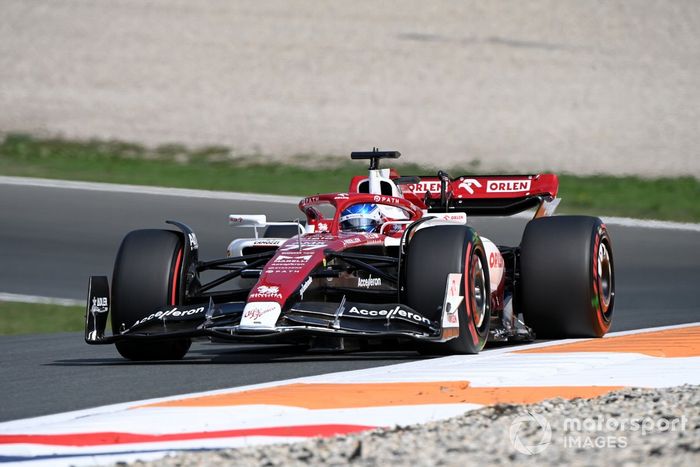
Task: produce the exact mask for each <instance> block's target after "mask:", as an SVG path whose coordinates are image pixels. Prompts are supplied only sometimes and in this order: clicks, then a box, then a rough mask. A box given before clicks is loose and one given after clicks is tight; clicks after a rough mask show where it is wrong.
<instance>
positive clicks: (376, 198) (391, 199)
mask: <svg viewBox="0 0 700 467" xmlns="http://www.w3.org/2000/svg"><path fill="white" fill-rule="evenodd" d="M374 202H375V203H388V204H400V203H401V201H399V198H394V197H393V196H380V195H375V196H374Z"/></svg>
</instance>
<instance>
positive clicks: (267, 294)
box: [250, 285, 282, 298]
mask: <svg viewBox="0 0 700 467" xmlns="http://www.w3.org/2000/svg"><path fill="white" fill-rule="evenodd" d="M250 298H282V294H281V293H280V288H279V287H278V286H276V285H271V286H267V285H260V286H258V288H257V289H255V293H252V294H250Z"/></svg>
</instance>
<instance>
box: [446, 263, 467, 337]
mask: <svg viewBox="0 0 700 467" xmlns="http://www.w3.org/2000/svg"><path fill="white" fill-rule="evenodd" d="M461 284H462V274H448V275H447V285H446V287H445V301H444V302H443V304H442V327H443V329H449V328H459V315H458V311H459V306H460V305H461V304H462V300H463V299H464V297H463V296H462V295H460V294H459V288H460V285H461Z"/></svg>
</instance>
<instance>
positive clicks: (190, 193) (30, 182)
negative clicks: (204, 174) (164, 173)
mask: <svg viewBox="0 0 700 467" xmlns="http://www.w3.org/2000/svg"><path fill="white" fill-rule="evenodd" d="M0 185H15V186H33V187H41V188H62V189H68V190H87V191H103V192H111V193H129V194H142V195H157V196H176V197H182V198H205V199H220V200H232V201H257V202H262V203H278V204H298V203H299V201H301V199H302V198H303V196H279V195H261V194H254V193H237V192H228V191H213V190H191V189H185V188H165V187H156V186H143V185H121V184H117V183H96V182H76V181H70V180H51V179H47V178H25V177H7V176H0Z"/></svg>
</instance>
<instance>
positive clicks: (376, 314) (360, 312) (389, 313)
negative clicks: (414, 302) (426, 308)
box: [348, 306, 432, 326]
mask: <svg viewBox="0 0 700 467" xmlns="http://www.w3.org/2000/svg"><path fill="white" fill-rule="evenodd" d="M348 313H349V314H351V315H357V316H366V317H369V318H386V319H391V318H394V317H396V316H400V317H402V318H406V319H410V320H412V321H415V322H416V323H422V324H427V325H428V326H430V325H431V324H432V323H431V322H430V320H429V319H428V318H426V317H424V316H421V315H419V314H418V313H414V312H412V311H408V310H404V309H403V308H401V306H396V307H394V308H390V309H388V310H365V309H364V308H357V307H356V306H354V307H352V308H350V311H348Z"/></svg>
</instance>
